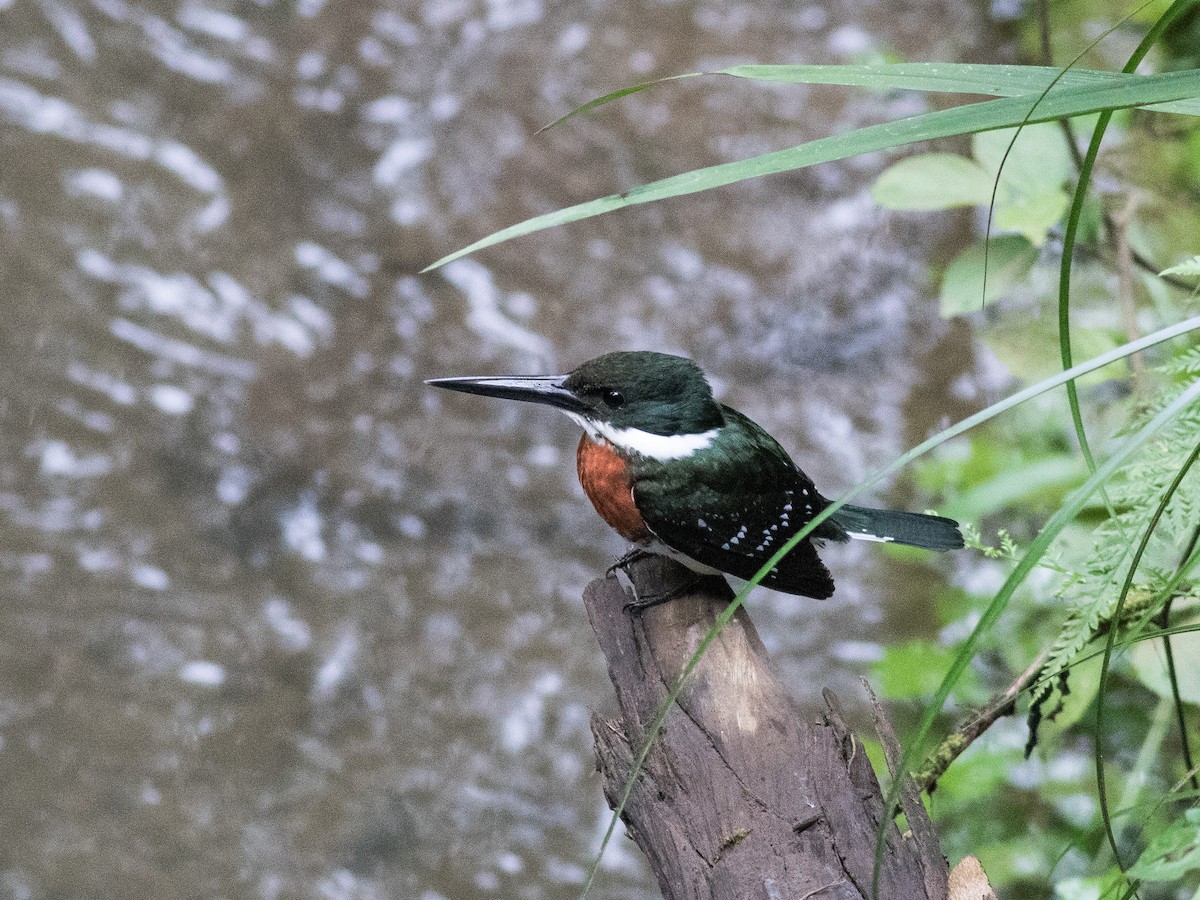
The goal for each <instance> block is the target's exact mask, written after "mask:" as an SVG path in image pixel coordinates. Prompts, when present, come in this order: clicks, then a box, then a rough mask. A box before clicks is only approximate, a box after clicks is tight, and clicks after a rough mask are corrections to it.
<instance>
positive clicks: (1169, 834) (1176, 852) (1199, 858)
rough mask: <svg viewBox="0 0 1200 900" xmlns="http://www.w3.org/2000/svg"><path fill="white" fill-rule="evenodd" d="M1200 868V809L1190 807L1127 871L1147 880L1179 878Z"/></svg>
mask: <svg viewBox="0 0 1200 900" xmlns="http://www.w3.org/2000/svg"><path fill="white" fill-rule="evenodd" d="M1197 869H1200V809H1189V810H1187V811H1186V812H1185V813H1184V814H1183V818H1182V819H1176V820H1175V821H1174V822H1172V823H1171V824H1170V825H1169V826H1168V827H1167V830H1166V831H1164V832H1162V833H1161V834H1159V835H1158V836H1157V837H1155V838H1154V840H1152V841H1151V842H1150V845H1149V846H1148V847H1146V849H1145V850H1143V851H1142V855H1141V856H1139V857H1138V861H1137V862H1136V863H1134V864H1133V865H1132V866H1130V867H1129V870H1128V871H1127V872H1126V873H1125V874H1126V875H1128V876H1130V877H1131V878H1141V879H1142V880H1143V881H1175V880H1177V879H1179V878H1182V877H1183V876H1184V875H1186V874H1187V873H1188V872H1192V871H1195V870H1197Z"/></svg>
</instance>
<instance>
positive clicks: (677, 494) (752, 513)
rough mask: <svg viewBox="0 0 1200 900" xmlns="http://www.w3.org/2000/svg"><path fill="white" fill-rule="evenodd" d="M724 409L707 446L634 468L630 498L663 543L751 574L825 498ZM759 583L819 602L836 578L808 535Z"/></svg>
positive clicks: (760, 435) (773, 445) (767, 441)
mask: <svg viewBox="0 0 1200 900" xmlns="http://www.w3.org/2000/svg"><path fill="white" fill-rule="evenodd" d="M724 413H725V416H726V426H725V427H724V428H723V429H722V430H721V434H720V435H719V436H718V438H717V440H716V441H714V443H713V445H712V446H711V447H710V448H709V449H708V450H706V451H704V452H702V453H696V454H693V455H692V456H690V457H687V458H685V459H682V460H677V461H673V462H672V463H671V464H670V465H669V466H663V465H657V466H650V465H647V466H646V467H645V468H644V469H643V470H642V471H635V483H634V488H633V495H634V501H635V502H636V503H637V506H638V509H639V510H640V511H641V513H642V517H643V518H644V519H645V520H646V524H647V525H648V526H649V528H650V530H651V531H653V532H654V534H655V536H656V537H657V538H658V539H659V540H661V541H662V542H663V543H664V544H666V545H667V546H669V547H671V548H673V549H674V550H677V551H679V552H680V553H683V554H685V555H686V556H689V557H691V558H692V559H695V560H697V561H698V562H701V563H703V564H704V565H707V566H711V567H712V568H714V569H720V570H721V571H723V572H727V573H729V574H730V575H734V576H736V577H738V578H750V577H752V576H753V575H754V574H755V573H756V572H757V571H758V570H759V569H760V568H761V567H762V565H763V563H765V562H766V561H767V560H768V559H769V558H770V557H771V556H773V555H774V553H775V552H776V551H777V550H778V549H779V548H780V547H782V546H783V544H784V543H785V542H786V541H787V540H788V538H790V537H791V536H792V535H794V534H795V533H796V532H797V531H798V530H799V529H800V528H802V527H803V526H804V525H805V524H806V523H807V522H808V521H809V520H810V519H811V518H812V517H813V516H814V515H815V514H816V513H817V512H819V511H820V510H821V509H823V508H824V507H825V505H826V504H827V503H828V501H826V500H825V498H823V497H822V496H821V495H820V494H819V493H818V492H817V489H816V487H815V486H814V485H813V483H812V481H811V480H810V479H809V478H808V476H806V475H805V474H804V473H803V472H801V471H800V470H799V469H798V468H796V466H795V464H794V463H793V462H792V461H791V458H790V457H789V456H788V455H787V453H786V452H785V451H784V450H783V448H782V447H780V446H779V444H778V443H777V442H776V441H775V440H774V439H773V438H772V437H771V436H770V435H768V434H767V433H766V432H765V431H763V430H762V429H761V428H759V427H758V426H757V425H755V424H754V423H753V422H751V421H750V420H749V419H747V418H746V417H745V416H743V415H742V414H741V413H738V412H737V411H736V410H732V409H729V408H725V409H724ZM839 531H840V530H839ZM818 536H820V537H824V536H829V537H834V538H836V537H838V536H840V535H835V534H829V535H825V534H819V535H818ZM762 583H763V584H764V585H766V586H768V587H771V588H774V589H775V590H779V591H785V592H787V593H789V594H800V595H802V596H805V597H815V598H817V599H824V598H825V597H828V596H830V595H831V594H832V593H833V578H832V577H831V576H830V574H829V570H828V569H826V568H825V565H824V564H823V563H822V562H821V560H820V559H819V558H818V557H817V551H816V548H815V547H814V546H813V545H812V543H811V542H809V541H808V540H807V539H806V540H804V541H802V542H801V543H800V544H799V545H797V546H796V547H795V548H793V549H792V551H791V552H790V553H789V554H788V555H787V556H785V557H784V558H783V560H781V561H780V562H779V563H778V564H777V565H776V566H775V568H773V569H772V570H771V572H770V574H768V575H767V577H766V578H764V579H763V581H762Z"/></svg>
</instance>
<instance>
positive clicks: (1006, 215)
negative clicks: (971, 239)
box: [992, 188, 1071, 247]
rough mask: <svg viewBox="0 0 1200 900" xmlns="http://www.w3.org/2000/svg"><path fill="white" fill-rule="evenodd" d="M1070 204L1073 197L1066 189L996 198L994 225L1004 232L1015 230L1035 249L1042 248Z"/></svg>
mask: <svg viewBox="0 0 1200 900" xmlns="http://www.w3.org/2000/svg"><path fill="white" fill-rule="evenodd" d="M1070 203H1071V197H1070V195H1069V194H1068V193H1067V192H1066V191H1064V190H1063V189H1062V188H1058V189H1056V190H1053V191H1043V192H1041V193H1036V194H1035V193H1026V192H1024V191H1022V192H1021V193H1019V194H1018V195H1016V196H1009V197H1006V198H1005V199H1004V200H1003V201H1002V200H1000V199H999V198H997V199H996V213H995V215H994V216H993V217H992V222H993V223H994V224H995V226H996V228H997V229H999V230H1000V231H1015V232H1017V234H1019V235H1021V236H1022V237H1024V238H1025V239H1026V240H1027V241H1029V243H1031V244H1033V246H1035V247H1040V246H1042V244H1044V243H1046V238H1047V237H1048V236H1049V234H1048V233H1049V231H1050V229H1051V228H1053V227H1054V226H1055V225H1056V224H1057V223H1058V221H1059V220H1060V219H1061V218H1062V217H1063V213H1065V212H1066V211H1067V206H1069V205H1070Z"/></svg>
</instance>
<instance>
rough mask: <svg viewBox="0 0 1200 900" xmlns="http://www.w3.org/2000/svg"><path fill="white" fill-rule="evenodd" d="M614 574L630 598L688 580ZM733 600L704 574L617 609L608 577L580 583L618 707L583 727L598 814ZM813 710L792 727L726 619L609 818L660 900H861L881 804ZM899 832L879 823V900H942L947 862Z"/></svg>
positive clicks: (642, 565) (735, 622) (846, 747)
mask: <svg viewBox="0 0 1200 900" xmlns="http://www.w3.org/2000/svg"><path fill="white" fill-rule="evenodd" d="M628 574H629V577H630V579H632V582H633V585H634V586H635V587H636V589H637V592H638V595H639V596H641V597H647V596H652V595H656V594H662V593H664V592H667V591H673V590H678V589H680V588H681V587H683V586H685V585H688V584H689V582H692V581H693V580H694V579H695V576H694V575H693V574H692V573H690V572H688V571H687V570H686V569H683V568H682V567H680V566H678V565H676V564H675V563H673V562H670V561H669V560H665V559H662V558H658V557H654V558H649V559H644V560H639V561H637V562H635V563H633V564H632V565H630V566H629V567H628ZM732 597H733V594H732V592H731V591H730V589H729V586H728V585H727V584H726V583H725V581H724V580H723V579H721V578H703V579H700V580H699V581H695V582H694V584H692V585H691V586H688V587H686V588H685V589H684V591H683V593H681V594H680V595H679V596H678V597H676V598H675V599H672V600H670V601H669V602H667V603H663V604H661V605H659V606H654V607H651V608H649V609H646V610H644V611H643V612H641V613H636V612H635V613H632V614H631V613H630V612H628V611H626V610H625V609H624V608H623V607H624V604H625V603H626V602H627V601H628V600H629V599H630V597H629V594H628V593H627V592H626V590H625V588H624V587H623V586H622V584H621V583H620V582H619V581H618V577H617V576H615V575H610V576H608V577H607V578H604V579H597V580H596V581H593V582H592V583H591V584H590V585H589V586H588V588H587V591H586V592H585V594H584V599H585V602H586V604H587V609H588V615H589V617H590V618H591V622H592V627H593V628H594V629H595V631H596V635H597V638H598V639H599V642H600V647H601V649H602V650H603V651H604V654H605V656H606V657H607V659H608V669H609V675H610V677H611V678H612V682H613V685H614V686H615V688H616V693H617V701H618V706H619V714H618V715H617V716H616V717H615V718H611V719H610V718H606V717H603V716H600V715H596V716H594V717H593V719H592V732H593V734H594V736H595V740H596V753H597V758H598V762H599V766H600V770H601V771H602V773H603V774H604V777H605V796H606V797H607V798H608V802H609V804H610V805H611V806H615V804H616V802H617V800H618V799H619V798H620V797H621V794H622V793H623V791H624V788H625V783H626V780H627V779H628V777H629V773H630V771H631V770H632V766H633V760H634V757H635V754H636V753H637V751H638V749H639V748H640V747H641V745H642V743H643V741H644V739H645V734H646V729H647V728H648V726H649V723H650V722H651V720H652V719H653V717H654V714H655V711H656V710H657V709H658V707H659V706H660V704H661V703H662V702H663V701H664V699H665V698H666V696H667V692H668V690H669V689H670V687H671V685H673V684H674V683H675V682H676V680H677V678H678V676H679V673H680V672H681V671H682V670H683V668H684V666H686V665H687V662H688V660H689V659H690V658H691V656H692V654H693V652H694V651H695V649H696V646H697V645H698V644H699V642H700V640H701V639H702V638H703V636H704V634H705V632H706V631H707V630H708V629H709V628H710V627H711V626H712V624H713V622H714V620H715V618H716V616H717V614H718V613H719V612H720V611H721V610H722V609H723V608H724V607H725V606H726V605H727V604H728V603H729V601H730V600H731V599H732ZM827 700H828V701H829V708H828V709H827V710H826V711H825V712H824V713H823V714H822V715H820V716H818V717H809V718H810V719H811V718H815V721H805V720H803V719H802V718H801V716H800V714H799V713H798V712H797V710H796V708H795V707H794V706H793V704H792V702H791V700H790V698H789V697H788V696H787V693H786V691H785V690H784V688H783V686H782V685H781V684H780V682H779V681H778V679H776V677H775V676H774V674H773V673H772V672H771V669H770V665H769V662H768V658H767V654H766V651H765V649H764V648H763V645H762V641H761V640H760V639H759V637H758V634H757V632H756V631H755V629H754V625H753V624H752V623H751V621H750V617H749V616H748V615H747V614H746V611H745V609H744V608H743V609H740V610H738V612H737V614H736V615H735V616H734V618H733V619H732V620H731V621H730V623H729V625H728V626H727V627H726V628H725V629H724V630H723V631H722V632H721V634H720V635H719V636H718V637H717V639H716V640H715V641H713V643H712V645H711V646H710V647H709V648H708V651H707V652H706V653H705V655H704V657H703V658H702V659H701V661H700V664H699V665H698V666H697V668H696V670H695V672H694V673H693V675H692V676H691V678H690V679H689V681H688V683H687V685H686V687H685V688H684V690H683V692H682V694H681V695H680V697H679V700H678V702H677V703H676V704H675V705H674V706H673V707H672V708H671V709H670V710H669V711H668V713H667V715H666V719H665V726H664V728H663V730H662V732H661V733H660V735H659V737H658V740H657V741H656V742H655V744H654V746H653V747H652V749H651V750H650V753H649V755H648V756H647V758H646V764H645V768H644V770H643V772H642V774H641V775H640V776H639V778H638V780H637V783H636V784H635V786H634V788H633V792H632V794H631V795H630V797H629V802H628V804H627V806H626V808H625V811H624V814H623V816H622V818H623V820H624V822H625V825H626V827H627V829H628V831H629V834H630V835H631V836H632V837H633V840H634V841H635V842H637V844H638V846H639V847H640V848H641V849H642V850H643V852H644V853H645V854H646V856H647V857H648V859H649V861H650V864H651V866H652V867H653V869H654V872H655V874H656V875H657V877H658V882H659V885H660V887H661V888H662V892H663V896H664V897H665V898H668V900H682V898H689V900H693V898H709V897H712V898H728V900H755V898H763V900H768V898H788V900H805V898H814V900H815V898H822V900H832V898H846V900H850V898H854V900H861V898H867V897H871V896H872V892H871V884H872V871H873V867H874V862H875V838H876V829H877V827H878V823H879V821H880V819H881V817H882V816H883V799H882V796H881V794H880V789H879V783H878V782H877V781H876V778H875V773H874V772H873V771H872V769H871V765H870V763H869V762H868V761H867V758H866V755H865V754H864V753H863V750H862V746H861V744H859V743H858V741H857V740H856V739H855V737H854V735H853V734H852V733H851V732H850V730H849V728H848V727H847V726H846V723H845V722H844V721H843V719H842V717H841V715H840V714H839V712H838V711H837V708H836V706H837V704H836V701H833V699H832V698H831V697H830V698H827ZM917 805H918V807H919V801H918V804H917ZM907 807H908V804H906V812H908V815H909V818H910V820H911V819H912V818H913V816H914V815H916V816H917V817H919V818H921V819H922V820H923V821H922V823H920V824H921V825H923V826H928V819H927V817H925V812H924V809H923V808H921V809H920V810H919V812H917V811H915V810H909V809H907ZM912 827H913V834H917V835H920V836H921V838H920V839H914V838H912V837H908V838H906V837H902V836H901V835H900V833H899V831H898V830H897V829H896V828H895V826H894V825H889V826H888V831H887V843H886V850H885V853H884V856H883V863H882V867H881V869H880V873H879V892H878V897H880V898H882V900H908V898H924V900H945V898H946V896H947V867H946V861H945V859H944V858H943V857H942V856H941V853H940V852H939V850H938V847H937V841H936V838H935V837H933V831H932V828H931V827H927V828H921V827H917V824H916V823H913V826H912Z"/></svg>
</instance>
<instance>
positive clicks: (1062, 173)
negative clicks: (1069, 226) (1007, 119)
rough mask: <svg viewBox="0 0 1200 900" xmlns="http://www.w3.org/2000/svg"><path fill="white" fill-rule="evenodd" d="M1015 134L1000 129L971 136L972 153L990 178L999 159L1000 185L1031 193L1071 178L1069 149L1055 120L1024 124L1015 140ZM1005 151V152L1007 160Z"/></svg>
mask: <svg viewBox="0 0 1200 900" xmlns="http://www.w3.org/2000/svg"><path fill="white" fill-rule="evenodd" d="M1014 135H1017V129H1015V128H1002V129H1000V130H998V131H985V132H982V133H980V134H976V135H975V136H974V137H973V138H972V139H971V152H972V153H973V154H974V155H975V158H976V159H977V160H979V162H980V163H981V164H982V165H983V167H984V169H985V170H986V171H987V172H988V177H989V178H995V177H996V172H997V170H999V168H1000V161H1001V160H1004V170H1003V171H1002V172H1001V173H1000V183H1001V185H1002V186H1008V187H1010V188H1011V187H1024V188H1025V190H1026V191H1027V192H1030V193H1038V192H1041V191H1046V190H1056V189H1058V188H1060V187H1062V185H1063V182H1065V181H1066V180H1067V179H1068V178H1069V177H1071V175H1072V173H1073V165H1074V164H1073V162H1072V160H1071V151H1070V149H1069V148H1068V147H1067V139H1066V137H1065V136H1064V135H1063V132H1062V129H1061V128H1059V127H1058V124H1057V123H1054V122H1044V123H1042V124H1040V125H1027V126H1026V127H1025V128H1022V129H1021V132H1020V134H1019V135H1018V136H1017V139H1016V142H1015V143H1013V136H1014ZM1009 144H1012V150H1009ZM1005 153H1008V158H1007V159H1005V158H1004V155H1005Z"/></svg>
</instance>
